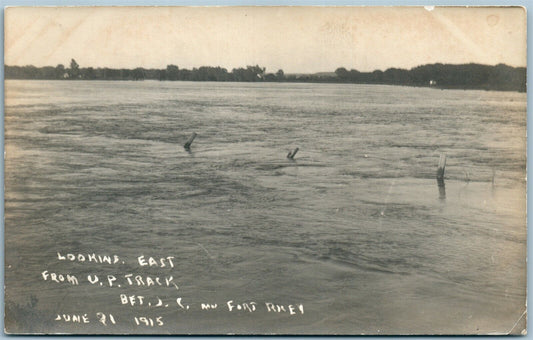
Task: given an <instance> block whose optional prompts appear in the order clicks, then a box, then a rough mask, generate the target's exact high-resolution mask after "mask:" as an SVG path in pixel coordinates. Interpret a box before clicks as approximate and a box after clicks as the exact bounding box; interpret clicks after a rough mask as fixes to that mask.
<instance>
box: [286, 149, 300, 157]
mask: <svg viewBox="0 0 533 340" xmlns="http://www.w3.org/2000/svg"><path fill="white" fill-rule="evenodd" d="M298 150H300V149H299V148H296V149H294V151H289V154H288V155H287V158H288V159H294V155H296V153H297V152H298Z"/></svg>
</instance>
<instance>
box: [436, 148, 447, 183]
mask: <svg viewBox="0 0 533 340" xmlns="http://www.w3.org/2000/svg"><path fill="white" fill-rule="evenodd" d="M445 169H446V155H445V154H443V153H441V154H440V158H439V167H438V169H437V179H438V180H441V181H444V170H445Z"/></svg>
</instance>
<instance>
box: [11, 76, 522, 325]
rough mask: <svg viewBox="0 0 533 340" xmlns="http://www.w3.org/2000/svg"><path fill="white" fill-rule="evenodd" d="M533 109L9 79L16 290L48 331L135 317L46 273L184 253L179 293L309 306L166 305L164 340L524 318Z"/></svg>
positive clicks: (380, 95) (439, 97) (420, 96)
mask: <svg viewBox="0 0 533 340" xmlns="http://www.w3.org/2000/svg"><path fill="white" fill-rule="evenodd" d="M95 98H98V100H95ZM525 108H526V96H525V94H521V93H510V92H509V93H503V92H487V91H451V90H450V91H440V90H435V89H424V88H406V87H392V86H362V85H346V84H244V83H187V82H150V81H145V82H98V81H94V82H84V81H79V82H78V81H77V82H69V81H50V82H46V81H10V80H9V81H7V82H6V119H5V126H6V133H5V135H6V176H5V181H6V194H5V196H6V201H5V206H6V216H5V225H6V229H5V230H6V232H5V234H6V236H5V238H6V258H5V261H6V285H7V290H6V301H7V302H9V303H16V304H19V305H21V306H25V305H27V304H28V303H29V301H28V298H29V296H34V297H35V298H36V299H37V301H38V302H37V304H35V308H34V312H35V313H36V314H35V313H34V314H31V315H30V314H28V316H26V317H27V318H29V319H31V321H32V322H34V323H36V322H37V321H36V320H45V321H46V318H50V317H53V316H55V315H54V313H56V312H58V311H61V312H64V313H74V312H81V311H86V312H87V313H91V312H98V311H100V309H101V308H102V306H107V313H114V314H116V315H121V313H122V314H123V313H124V307H122V306H121V305H120V304H117V305H115V304H112V303H111V304H110V302H109V301H114V299H115V300H116V299H117V294H116V293H117V292H116V291H114V290H111V289H98V288H99V287H92V286H89V287H85V288H84V289H83V290H82V289H79V287H74V288H68V289H66V288H61V287H58V286H57V285H53V284H46V283H44V282H43V281H42V280H41V279H40V276H39V275H40V273H41V272H42V271H43V270H52V269H53V270H56V271H61V270H62V271H69V270H73V271H75V272H76V273H78V274H79V275H80V276H83V275H85V276H86V275H88V274H92V273H93V272H91V268H90V267H87V266H83V265H79V266H75V267H72V265H70V266H68V265H61V264H59V265H58V264H57V263H56V262H57V261H54V256H55V254H56V252H57V251H62V252H64V253H68V252H71V253H92V252H97V253H111V254H118V255H120V256H121V257H123V258H125V259H130V258H133V259H135V258H136V257H137V256H139V255H142V254H144V255H147V256H148V253H150V254H151V256H154V257H165V256H169V255H172V256H174V257H175V258H176V263H177V265H176V272H175V273H174V278H175V281H176V282H177V284H178V285H179V286H180V297H182V298H183V301H189V302H190V303H201V302H204V301H207V302H214V303H219V304H220V305H224V304H225V303H226V301H228V300H233V301H234V302H236V303H237V301H241V302H245V301H247V300H254V301H259V302H267V301H274V302H278V303H281V304H291V303H294V304H303V306H304V308H305V314H303V315H300V316H299V317H298V318H286V317H280V316H279V315H278V316H277V315H274V314H271V313H270V314H268V313H266V312H264V313H263V312H261V313H259V314H256V315H254V316H246V317H236V316H235V315H234V314H228V313H211V314H205V313H201V312H196V311H194V310H193V311H191V312H190V313H182V312H181V311H178V310H174V309H165V310H164V311H162V312H161V315H162V316H163V317H164V318H165V320H168V321H169V322H168V323H166V326H165V328H164V330H163V329H162V331H164V332H170V333H191V332H192V333H202V334H205V333H284V334H286V333H311V334H332V333H350V334H360V333H366V334H378V333H379V334H387V333H403V334H405V333H408V334H413V333H418V334H420V333H461V334H463V333H478V332H479V333H487V332H493V331H501V330H507V329H510V328H511V327H512V325H513V324H514V323H515V322H516V320H517V319H518V318H519V316H520V315H521V314H522V312H523V310H524V303H525V254H526V227H525V180H524V178H525V131H526V130H525V127H526V111H525ZM192 132H196V133H198V135H197V136H196V138H195V139H194V143H193V144H192V146H191V148H190V150H185V149H184V147H183V146H184V143H185V142H186V141H187V140H188V139H189V138H190V137H191V133H192ZM296 146H298V148H299V149H298V150H299V151H298V154H297V156H296V157H295V159H294V160H290V159H287V157H286V155H287V153H289V152H293V150H295V147H296ZM441 153H446V155H447V165H446V188H445V187H444V183H442V184H443V185H442V186H441V185H439V183H438V188H439V198H437V196H436V192H435V182H434V181H435V159H436V157H437V156H438V155H439V154H441ZM492 169H495V170H496V179H495V180H494V184H493V180H492V179H493V178H494V176H493V170H492ZM465 172H466V173H469V174H471V175H470V176H469V180H470V182H469V183H468V185H467V182H466V181H465V175H464V174H465ZM444 198H445V200H444ZM106 270H108V272H106V273H105V274H111V273H112V274H114V275H125V274H128V273H132V272H139V268H137V267H135V266H134V265H131V264H129V263H126V264H125V265H123V266H120V268H118V269H117V268H107V269H106ZM139 274H143V275H149V274H151V275H154V272H151V271H149V270H147V271H146V272H143V271H142V270H141V272H139ZM150 292H151V294H155V295H157V296H159V297H160V298H162V299H165V298H169V299H170V298H174V301H175V296H174V295H172V294H174V293H171V292H169V291H167V290H165V289H158V288H154V290H152V291H150ZM150 292H148V291H145V292H142V291H141V292H139V294H141V293H142V294H148V293H150ZM128 293H131V292H128ZM138 311H139V312H146V313H148V312H150V311H149V310H145V309H143V308H141V307H139V309H138ZM32 315H33V316H32ZM35 315H39V316H42V318H44V319H37V316H35ZM43 324H45V325H46V327H48V328H46V329H45V330H46V331H54V332H70V331H82V332H96V333H98V332H100V333H101V332H104V331H106V330H103V329H101V328H97V327H95V326H94V325H91V327H88V328H83V326H74V325H71V324H68V323H56V322H49V323H46V322H44V321H43ZM8 326H9V325H8ZM79 327H82V328H79ZM115 331H117V332H120V331H121V329H119V328H116V329H115ZM122 331H131V329H125V330H122ZM139 331H140V332H141V331H145V332H149V331H150V330H139Z"/></svg>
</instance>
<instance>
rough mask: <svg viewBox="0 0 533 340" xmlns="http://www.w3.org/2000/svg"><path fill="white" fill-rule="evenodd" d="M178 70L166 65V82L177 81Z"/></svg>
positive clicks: (175, 67)
mask: <svg viewBox="0 0 533 340" xmlns="http://www.w3.org/2000/svg"><path fill="white" fill-rule="evenodd" d="M178 74H179V68H178V67H177V66H176V65H167V71H166V76H167V80H178Z"/></svg>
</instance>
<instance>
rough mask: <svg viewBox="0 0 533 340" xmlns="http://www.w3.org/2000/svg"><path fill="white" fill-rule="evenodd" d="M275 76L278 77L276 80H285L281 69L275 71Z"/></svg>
mask: <svg viewBox="0 0 533 340" xmlns="http://www.w3.org/2000/svg"><path fill="white" fill-rule="evenodd" d="M276 78H277V79H278V81H284V80H285V73H284V72H283V70H281V69H280V70H278V72H276Z"/></svg>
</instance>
